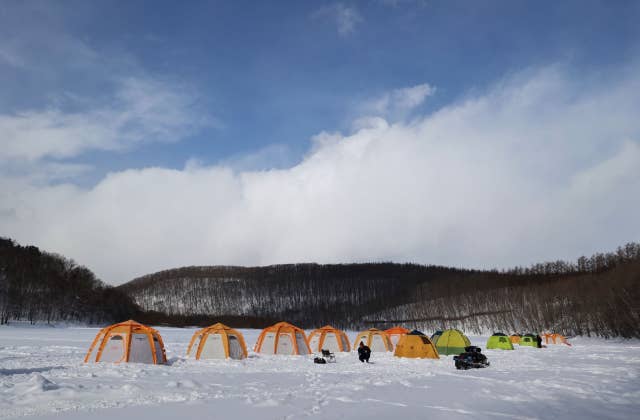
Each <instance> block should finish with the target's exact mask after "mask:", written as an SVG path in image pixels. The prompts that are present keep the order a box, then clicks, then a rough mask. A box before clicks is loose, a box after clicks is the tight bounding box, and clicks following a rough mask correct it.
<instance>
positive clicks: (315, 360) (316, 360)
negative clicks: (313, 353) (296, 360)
mask: <svg viewBox="0 0 640 420" xmlns="http://www.w3.org/2000/svg"><path fill="white" fill-rule="evenodd" d="M313 363H317V364H319V365H325V364H327V361H326V360H324V358H322V357H315V358H314V359H313Z"/></svg>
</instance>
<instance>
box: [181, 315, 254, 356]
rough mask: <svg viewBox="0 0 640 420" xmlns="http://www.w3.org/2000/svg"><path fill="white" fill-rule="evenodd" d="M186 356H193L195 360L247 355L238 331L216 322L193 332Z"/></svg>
mask: <svg viewBox="0 0 640 420" xmlns="http://www.w3.org/2000/svg"><path fill="white" fill-rule="evenodd" d="M194 344H195V345H194ZM187 356H193V357H195V358H196V360H198V359H226V358H231V359H244V358H245V357H247V346H246V345H245V343H244V337H243V336H242V334H241V333H240V332H238V331H236V330H234V329H233V328H229V327H227V326H226V325H224V324H220V323H217V324H214V325H211V326H210V327H206V328H203V329H201V330H198V331H196V332H195V333H194V334H193V337H192V338H191V342H190V343H189V347H188V348H187Z"/></svg>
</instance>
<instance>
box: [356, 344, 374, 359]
mask: <svg viewBox="0 0 640 420" xmlns="http://www.w3.org/2000/svg"><path fill="white" fill-rule="evenodd" d="M369 357H371V349H370V348H369V347H367V346H365V345H364V343H363V342H362V341H361V342H360V345H359V346H358V359H360V361H361V362H362V363H364V362H367V363H369Z"/></svg>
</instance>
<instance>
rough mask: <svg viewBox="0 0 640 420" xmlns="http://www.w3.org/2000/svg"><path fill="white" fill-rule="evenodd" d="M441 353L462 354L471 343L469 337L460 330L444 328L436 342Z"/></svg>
mask: <svg viewBox="0 0 640 420" xmlns="http://www.w3.org/2000/svg"><path fill="white" fill-rule="evenodd" d="M434 344H435V345H436V348H437V349H438V353H439V354H446V355H450V354H456V355H458V354H460V353H464V348H465V347H467V346H470V345H471V342H470V341H469V338H468V337H467V336H466V335H464V334H463V333H462V331H460V330H444V331H442V334H440V336H438V338H437V340H436V341H435V342H434Z"/></svg>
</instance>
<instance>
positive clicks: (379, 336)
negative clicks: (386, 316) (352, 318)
mask: <svg viewBox="0 0 640 420" xmlns="http://www.w3.org/2000/svg"><path fill="white" fill-rule="evenodd" d="M361 341H362V342H363V343H364V344H365V345H366V346H367V347H369V348H370V349H371V351H372V352H376V351H393V343H391V340H390V339H389V336H388V335H387V334H386V333H385V332H384V331H380V330H378V329H376V328H370V329H368V330H366V331H362V332H360V333H358V335H357V336H356V341H354V342H353V349H354V350H357V349H358V346H359V345H360V342H361Z"/></svg>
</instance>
